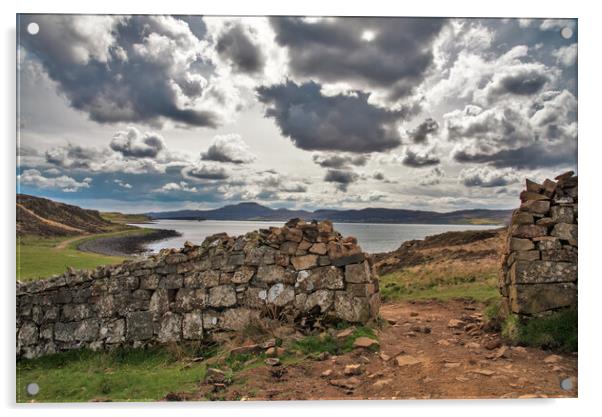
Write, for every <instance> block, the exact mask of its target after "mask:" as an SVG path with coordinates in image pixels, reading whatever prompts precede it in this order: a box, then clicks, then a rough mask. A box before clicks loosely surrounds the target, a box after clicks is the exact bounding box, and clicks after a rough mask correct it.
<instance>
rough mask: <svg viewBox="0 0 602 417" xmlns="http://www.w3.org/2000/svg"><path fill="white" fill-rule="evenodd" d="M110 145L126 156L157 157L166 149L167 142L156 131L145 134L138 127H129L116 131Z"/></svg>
mask: <svg viewBox="0 0 602 417" xmlns="http://www.w3.org/2000/svg"><path fill="white" fill-rule="evenodd" d="M110 147H111V149H113V150H114V151H115V152H119V153H120V154H122V155H123V156H124V157H126V158H156V157H157V155H158V154H159V152H161V151H162V150H163V149H165V143H164V142H163V138H162V137H161V136H160V135H158V134H156V133H151V132H147V133H144V134H143V133H142V132H140V131H139V130H138V129H135V128H129V129H128V130H126V131H120V132H117V133H115V135H114V136H113V140H111V144H110Z"/></svg>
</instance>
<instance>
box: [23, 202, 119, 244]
mask: <svg viewBox="0 0 602 417" xmlns="http://www.w3.org/2000/svg"><path fill="white" fill-rule="evenodd" d="M111 226H113V223H111V222H110V221H108V220H105V219H103V218H102V217H101V215H100V213H99V212H98V211H96V210H86V209H82V208H80V207H77V206H72V205H70V204H64V203H58V202H56V201H52V200H48V199H46V198H41V197H34V196H31V195H26V194H17V235H18V236H23V235H38V236H70V235H80V234H88V233H100V232H105V231H108V230H110V228H111Z"/></svg>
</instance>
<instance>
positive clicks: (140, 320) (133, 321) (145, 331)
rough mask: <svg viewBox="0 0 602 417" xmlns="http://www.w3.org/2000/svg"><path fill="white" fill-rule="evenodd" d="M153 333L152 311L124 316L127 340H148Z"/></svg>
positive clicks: (135, 312)
mask: <svg viewBox="0 0 602 417" xmlns="http://www.w3.org/2000/svg"><path fill="white" fill-rule="evenodd" d="M55 331H56V330H55ZM153 333H154V326H153V313H151V312H150V311H134V312H131V313H129V314H128V315H127V316H126V337H127V339H128V340H131V341H136V340H148V339H150V338H152V337H153Z"/></svg>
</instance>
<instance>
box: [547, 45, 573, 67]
mask: <svg viewBox="0 0 602 417" xmlns="http://www.w3.org/2000/svg"><path fill="white" fill-rule="evenodd" d="M552 56H554V57H556V62H558V64H560V65H563V66H565V67H571V66H573V65H575V63H576V62H577V44H576V43H574V44H572V45H569V46H563V47H561V48H558V49H556V50H554V51H552Z"/></svg>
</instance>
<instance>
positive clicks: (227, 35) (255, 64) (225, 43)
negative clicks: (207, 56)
mask: <svg viewBox="0 0 602 417" xmlns="http://www.w3.org/2000/svg"><path fill="white" fill-rule="evenodd" d="M216 50H217V52H218V53H219V54H220V55H221V56H222V57H223V58H225V59H227V60H228V61H229V62H230V63H231V65H232V66H233V67H234V69H235V70H236V71H238V72H244V73H251V74H253V73H257V72H260V71H262V70H263V67H264V65H265V60H266V58H265V56H264V55H263V52H262V51H261V50H260V49H259V46H258V45H255V44H254V43H253V41H252V40H251V37H250V36H249V34H248V33H247V32H246V31H245V28H244V27H243V25H241V24H239V23H232V24H229V25H228V28H227V29H226V30H225V31H224V32H222V33H221V34H220V36H219V38H218V40H217V45H216Z"/></svg>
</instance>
